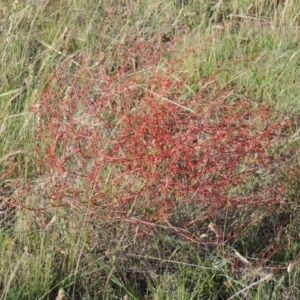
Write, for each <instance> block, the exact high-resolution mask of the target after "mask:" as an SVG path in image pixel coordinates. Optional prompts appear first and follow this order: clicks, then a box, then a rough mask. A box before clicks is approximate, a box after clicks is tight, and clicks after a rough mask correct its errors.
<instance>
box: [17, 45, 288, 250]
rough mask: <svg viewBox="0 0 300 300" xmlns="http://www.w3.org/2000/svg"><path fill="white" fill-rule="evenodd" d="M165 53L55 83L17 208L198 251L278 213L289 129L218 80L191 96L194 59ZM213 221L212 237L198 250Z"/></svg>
mask: <svg viewBox="0 0 300 300" xmlns="http://www.w3.org/2000/svg"><path fill="white" fill-rule="evenodd" d="M172 43H173V41H168V43H167V44H166V43H164V42H163V41H161V40H159V39H158V40H156V41H151V42H147V41H144V40H137V41H131V42H129V43H128V44H127V45H126V47H125V46H124V45H123V46H120V47H117V48H116V49H113V50H111V52H110V53H107V54H106V56H105V57H104V56H103V54H102V53H101V51H99V53H97V54H95V55H94V56H93V57H88V56H87V54H86V55H85V54H82V55H78V56H77V57H75V56H74V57H73V58H72V59H70V60H68V61H66V62H65V63H64V65H63V66H61V67H59V68H58V69H57V70H56V71H55V72H54V73H53V74H52V76H50V78H49V80H48V85H47V88H46V90H45V92H44V94H43V97H42V99H41V101H40V103H38V105H37V103H35V104H33V106H32V111H33V113H34V114H35V116H36V121H37V122H36V124H37V127H36V136H35V139H34V144H35V151H34V155H36V157H37V166H38V168H39V169H40V172H41V177H42V178H43V182H44V183H43V184H36V180H32V183H31V184H28V185H27V192H28V193H29V194H31V197H28V193H27V196H26V197H24V198H22V197H20V196H19V200H18V205H20V206H22V207H24V208H30V209H41V210H43V209H47V208H53V207H58V206H67V207H71V208H72V207H81V208H84V207H89V209H90V212H91V214H95V213H96V214H101V215H103V216H104V217H105V218H106V219H107V220H110V219H118V220H120V221H122V222H123V221H124V222H131V223H133V224H142V225H143V226H141V227H140V229H139V230H141V231H142V232H143V233H145V232H147V230H149V228H151V226H155V225H157V224H161V223H163V224H165V225H167V227H169V228H170V229H171V230H173V231H175V232H176V233H178V234H179V235H181V236H183V237H185V238H187V239H189V240H191V241H193V242H195V243H198V244H201V243H218V242H219V241H220V240H219V239H220V237H221V235H222V236H223V237H225V239H226V240H227V239H228V240H230V239H232V238H233V237H235V236H236V235H238V234H241V233H242V232H243V230H245V228H247V226H249V224H252V223H253V222H255V220H256V219H255V218H259V216H260V215H261V214H262V213H264V212H265V211H268V210H270V209H272V208H273V207H275V206H277V207H279V206H281V205H282V203H283V198H284V194H285V190H286V185H287V184H286V182H287V181H286V180H285V181H283V180H281V178H280V176H279V175H278V174H280V172H285V171H287V168H286V162H287V156H284V155H282V152H281V147H282V146H283V145H285V143H286V139H287V136H288V134H287V132H288V131H289V128H290V127H291V126H292V121H291V120H290V119H289V118H286V119H284V120H282V118H280V115H279V114H278V113H276V112H275V111H274V110H272V109H271V108H270V107H268V106H266V105H260V104H253V103H252V102H251V101H249V100H247V99H243V98H240V97H238V96H236V95H235V94H234V90H225V89H224V88H221V87H220V86H219V84H218V81H217V79H216V76H211V77H210V78H208V79H206V80H203V81H202V82H199V84H198V87H197V89H196V90H192V89H191V88H190V87H189V80H190V79H191V78H192V76H191V77H189V76H188V75H186V74H185V73H184V72H183V71H182V69H183V65H184V62H185V59H186V57H187V56H188V54H189V53H191V52H192V51H194V50H187V51H185V52H184V53H183V54H179V53H175V52H174V50H173V48H172ZM124 49H126V50H124ZM171 57H172V60H171ZM288 176H289V175H287V177H288ZM26 199H27V200H26ZM28 199H31V200H30V201H29V200H28ZM32 199H35V200H32ZM32 201H33V202H32ZM240 215H243V216H244V217H243V218H239V219H240V220H241V219H243V223H242V224H241V223H240V222H236V220H237V216H240ZM253 216H256V217H255V218H254V219H253ZM211 221H213V222H214V223H216V224H218V230H216V231H215V234H214V235H211V236H208V237H207V235H205V237H207V238H206V239H205V240H203V239H202V238H201V237H200V235H201V231H203V228H208V224H209V223H210V222H211ZM199 230H200V235H199Z"/></svg>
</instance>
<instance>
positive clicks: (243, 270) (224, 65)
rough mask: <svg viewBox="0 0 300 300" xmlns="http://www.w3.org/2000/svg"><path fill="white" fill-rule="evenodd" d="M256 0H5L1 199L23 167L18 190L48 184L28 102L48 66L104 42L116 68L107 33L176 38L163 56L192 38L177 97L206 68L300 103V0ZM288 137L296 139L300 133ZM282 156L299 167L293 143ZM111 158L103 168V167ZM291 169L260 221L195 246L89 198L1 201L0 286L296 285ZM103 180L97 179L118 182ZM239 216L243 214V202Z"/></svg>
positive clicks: (280, 100) (219, 288) (164, 290)
mask: <svg viewBox="0 0 300 300" xmlns="http://www.w3.org/2000/svg"><path fill="white" fill-rule="evenodd" d="M265 2H266V4H265V5H260V4H259V2H258V1H255V2H253V1H248V0H244V1H235V0H227V1H204V0H203V1H196V0H195V1H193V0H190V1H176V0H168V1H159V0H153V1H147V0H140V1H121V0H119V1H117V0H114V1H87V0H76V1H75V0H74V1H67V0H57V1H52V0H50V1H35V0H33V1H29V0H28V1H14V2H13V1H4V0H3V1H2V2H0V66H1V71H2V72H1V74H0V199H1V201H2V202H3V203H5V201H8V202H10V201H11V199H16V198H18V196H20V198H21V195H18V193H19V192H20V191H22V193H25V192H26V189H25V190H24V189H23V190H22V189H21V187H23V186H25V187H26V185H27V183H28V182H29V180H30V182H31V183H32V182H34V189H33V191H31V193H28V196H27V198H26V203H27V204H32V205H33V206H34V205H35V204H37V203H42V202H43V201H44V197H45V198H46V196H47V195H46V193H47V191H48V190H49V189H51V184H53V182H51V180H55V174H52V175H53V176H52V175H51V176H52V177H51V176H50V175H49V174H48V175H49V176H48V175H47V174H45V173H44V170H43V164H42V163H41V162H40V161H38V160H37V158H36V156H35V155H34V153H35V152H34V149H35V146H36V145H34V144H33V142H32V141H33V138H34V136H35V134H36V130H37V128H38V122H37V120H36V118H35V117H34V115H33V113H32V106H34V105H38V103H39V102H40V100H41V97H42V95H43V93H44V92H45V90H46V88H47V82H48V78H49V77H50V76H51V75H52V74H53V72H54V71H55V70H56V69H57V68H59V67H60V66H61V65H62V64H64V63H67V62H70V61H73V64H72V63H70V68H69V69H70V71H69V72H70V74H71V73H72V72H73V71H74V70H75V69H76V64H78V58H79V57H80V55H81V54H83V53H84V55H85V56H86V59H87V61H89V65H93V61H92V60H93V58H94V57H95V53H97V55H98V56H99V57H101V56H103V57H104V59H103V61H104V63H105V65H104V68H106V69H107V70H108V71H109V72H112V73H113V72H114V70H115V69H116V68H117V67H118V64H121V63H122V62H118V61H116V59H115V57H114V53H113V51H114V49H116V47H120V49H119V51H120V53H121V52H122V51H126V49H130V47H132V44H133V43H134V41H135V40H138V39H144V40H147V41H154V40H155V38H157V37H158V36H160V37H161V38H162V39H164V40H166V41H168V40H171V39H173V38H175V42H174V49H173V54H174V57H172V58H171V59H169V58H168V57H167V58H165V59H166V61H165V62H162V63H161V65H160V67H161V70H163V68H164V64H167V63H168V61H171V62H173V61H174V60H175V59H178V57H181V55H183V54H184V53H186V51H188V50H189V49H194V51H191V52H190V53H189V55H187V56H186V57H185V59H184V61H183V63H182V67H181V69H180V70H179V71H180V75H182V78H184V79H185V80H186V82H187V83H186V86H185V89H184V93H183V95H182V96H181V97H182V99H187V98H189V97H190V95H192V94H193V93H197V92H199V91H200V92H201V90H203V86H205V85H210V82H209V80H211V79H212V78H214V79H215V80H218V82H219V84H220V86H221V87H222V89H224V90H232V91H233V93H234V97H235V99H237V98H239V97H240V98H245V99H248V100H249V101H251V102H253V103H265V104H268V105H270V106H271V107H273V108H275V109H276V110H278V111H279V112H280V113H281V114H282V115H285V114H287V112H289V113H293V114H294V115H295V118H296V117H297V116H299V112H300V102H299V99H298V98H299V94H300V87H299V84H298V83H299V75H300V74H299V62H298V61H299V56H300V53H299V42H298V39H299V35H300V31H299V21H300V16H299V13H298V12H299V8H300V7H299V3H298V1H296V0H293V1H279V3H280V4H279V5H278V6H277V5H274V3H275V2H278V1H265ZM255 3H256V4H255ZM143 74H147V73H146V72H144V73H143ZM70 78H71V76H70ZM70 80H71V79H70ZM213 88H214V87H212V89H213ZM57 101H59V99H57ZM57 103H58V102H57ZM58 105H59V104H58ZM298 127H299V123H298V124H297V123H296V124H295V128H294V132H296V131H297V130H298ZM294 132H291V133H290V135H291V136H293V134H294ZM291 143H292V144H293V145H295V146H296V147H298V148H299V134H298V135H296V136H293V138H292V142H291ZM37 146H38V147H40V148H41V149H42V148H43V145H37ZM288 146H289V145H288ZM296 149H297V148H296ZM286 152H287V153H288V147H286ZM283 155H284V154H283ZM290 163H291V164H293V166H294V167H295V166H296V167H297V168H298V174H299V155H298V154H297V153H294V155H293V157H291V159H290ZM297 164H298V165H297ZM297 168H296V169H297ZM106 172H107V174H105V175H106V178H107V180H108V181H109V178H110V172H111V170H107V171H106ZM278 176H281V177H280V178H282V180H285V174H279V175H278ZM294 178H295V179H294V180H293V181H292V182H291V183H290V185H289V189H288V192H287V193H286V196H285V198H284V199H283V200H282V205H280V207H276V208H273V209H271V210H270V211H268V212H267V213H266V212H265V211H262V212H261V215H260V216H258V215H256V216H254V217H253V219H254V220H256V222H255V223H254V224H253V225H252V226H250V227H249V228H248V230H247V231H245V232H244V234H243V235H240V236H238V237H237V238H236V239H233V240H232V241H231V242H230V244H226V243H225V242H224V243H223V242H221V241H220V243H219V244H218V245H209V244H207V245H201V246H198V245H196V244H195V243H193V242H191V241H189V240H185V239H183V238H182V237H180V236H178V235H177V234H176V230H175V231H174V230H171V229H170V228H169V227H168V226H166V224H155V226H150V225H151V224H150V225H149V224H148V225H147V224H139V225H136V226H135V225H134V226H131V223H130V222H121V221H120V220H119V219H114V218H105V215H106V214H105V212H103V211H96V212H95V211H94V210H93V208H92V207H90V206H88V207H86V208H85V209H84V208H82V207H72V208H56V209H54V208H51V209H49V210H45V211H34V210H32V211H30V210H26V209H22V208H20V207H19V206H17V207H16V208H12V209H8V210H6V212H3V213H2V214H1V216H0V217H1V220H0V249H1V251H0V252H1V259H0V299H55V297H58V294H59V290H60V289H61V291H62V290H63V291H64V295H65V296H64V298H59V297H58V298H57V299H228V298H230V297H232V299H270V300H271V299H299V296H300V285H299V271H300V268H299V264H298V262H299V254H298V253H299V247H300V244H299V242H298V240H299V229H300V228H299V224H300V222H299V214H298V206H299V201H298V200H299V199H298V198H299V191H300V180H299V179H298V177H297V174H295V177H294ZM77 183H78V185H80V184H81V182H77ZM255 184H257V183H256V182H252V183H251V182H250V183H248V185H250V187H249V186H248V187H247V188H249V189H250V190H251V189H253V186H254V185H255ZM107 186H108V188H107V190H105V193H109V192H110V189H111V193H112V194H114V193H115V192H113V190H114V187H110V184H109V183H108V184H107ZM34 191H36V194H35V193H34ZM92 192H93V191H87V192H86V193H85V197H88V196H89V195H90V194H91V193H92ZM43 193H44V194H43ZM83 200H84V199H83ZM12 204H13V205H14V204H15V203H12ZM0 205H1V206H2V204H1V203H0ZM134 208H135V207H134V206H132V209H134ZM234 217H235V218H236V219H237V221H241V220H243V218H246V216H245V215H244V214H243V213H242V212H241V213H240V214H239V213H238V212H237V213H236V214H235V215H234ZM225 219H226V218H225ZM229 219H230V218H229V216H228V220H229ZM230 221H232V220H230ZM228 222H229V221H228ZM232 223H234V222H232ZM178 224H180V220H178ZM225 225H227V226H230V224H226V222H225ZM149 227H150V229H149ZM140 232H142V233H144V235H140V234H138V233H140ZM194 235H195V239H196V238H198V239H201V238H202V237H203V239H205V238H206V236H213V237H214V232H212V231H211V230H210V229H209V228H208V227H205V226H204V225H202V227H201V226H200V227H199V232H198V233H194ZM196 235H197V236H196ZM272 246H274V247H275V248H276V251H275V252H274V253H273V252H272V249H271V248H270V247H272ZM235 251H238V253H240V255H241V256H242V257H243V258H246V259H247V260H248V261H250V262H251V264H247V263H245V262H244V261H243V259H242V258H241V257H239V256H238V255H237V254H236V252H235ZM271 252H272V254H273V255H272V256H271V259H270V258H269V257H268V255H269V254H270V253H271ZM264 259H269V260H268V261H264ZM289 265H290V266H292V267H291V268H290V269H288V266H289ZM270 274H272V278H270V277H269V275H270ZM269 279H270V280H269Z"/></svg>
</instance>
